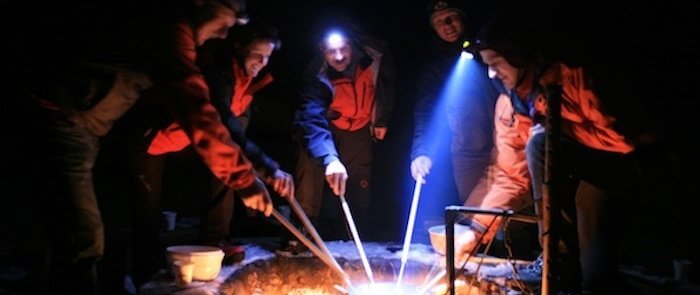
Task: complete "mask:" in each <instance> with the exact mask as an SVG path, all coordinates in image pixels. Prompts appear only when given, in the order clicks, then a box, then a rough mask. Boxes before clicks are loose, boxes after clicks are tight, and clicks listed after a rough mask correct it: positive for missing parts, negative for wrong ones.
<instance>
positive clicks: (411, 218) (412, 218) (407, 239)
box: [396, 175, 423, 286]
mask: <svg viewBox="0 0 700 295" xmlns="http://www.w3.org/2000/svg"><path fill="white" fill-rule="evenodd" d="M422 183H423V176H421V175H419V176H418V179H416V186H415V187H414V188H413V201H411V211H410V212H409V214H408V226H407V227H406V235H405V236H404V238H403V250H402V252H401V269H400V270H399V278H398V279H397V280H396V286H400V285H401V280H402V278H403V272H404V270H405V269H406V263H407V262H408V252H409V246H410V245H411V239H412V237H413V225H414V224H415V223H416V211H417V209H418V200H419V199H420V190H421V187H422Z"/></svg>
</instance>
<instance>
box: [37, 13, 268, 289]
mask: <svg viewBox="0 0 700 295" xmlns="http://www.w3.org/2000/svg"><path fill="white" fill-rule="evenodd" d="M132 4H133V3H110V4H100V5H97V6H98V7H99V8H101V9H102V10H100V11H104V10H109V11H111V12H114V14H111V15H109V16H107V17H105V18H106V19H105V20H104V21H105V22H109V20H112V21H115V22H116V23H119V24H121V25H115V23H108V24H104V26H100V25H94V26H90V25H86V24H87V23H88V22H80V23H78V22H76V24H79V25H80V26H83V28H84V30H82V31H77V32H76V31H70V32H69V34H67V35H68V36H76V35H77V36H82V37H84V38H82V39H80V40H75V41H76V43H71V42H68V41H64V40H62V41H64V43H62V44H58V43H57V44H55V46H57V47H60V46H66V47H70V46H73V47H70V49H69V50H57V51H56V52H57V53H58V54H59V55H60V56H56V59H53V60H51V59H50V58H47V59H49V60H48V61H46V62H37V63H36V66H37V67H36V68H35V69H36V70H37V71H36V72H32V73H30V74H28V76H30V77H31V78H32V79H38V78H39V77H45V78H46V79H43V80H37V81H41V82H42V83H34V85H35V87H32V89H30V91H29V92H30V93H29V97H30V98H32V101H33V102H35V106H36V108H35V110H36V114H34V115H35V116H34V117H35V118H38V120H37V122H36V127H37V128H36V130H35V132H36V133H35V135H36V138H37V139H38V140H37V143H36V144H35V146H33V147H32V148H31V149H29V150H28V151H31V152H33V155H34V156H36V158H37V159H38V160H37V168H38V172H39V173H41V177H39V179H42V180H43V181H46V182H45V183H42V185H41V186H40V188H41V189H40V190H39V192H38V195H39V200H41V204H42V205H43V206H45V208H46V213H45V214H44V215H43V216H45V217H46V218H47V220H46V222H45V224H46V231H45V232H46V233H47V237H48V241H49V244H48V245H49V247H50V249H51V251H49V253H50V254H49V255H50V257H48V258H47V259H46V260H45V261H48V262H49V265H48V272H49V273H48V276H41V275H38V276H35V277H48V280H49V282H48V286H47V287H46V290H44V291H42V292H39V293H44V292H53V293H65V294H94V293H96V292H97V290H96V289H97V271H96V267H97V262H98V261H99V260H100V259H101V258H102V256H103V255H104V243H105V242H104V226H103V222H102V220H101V212H100V210H99V208H98V203H97V198H96V194H95V190H94V183H93V166H94V162H95V159H96V157H97V153H98V151H99V141H100V138H101V137H103V136H104V135H106V134H107V133H108V132H109V131H110V130H111V129H112V127H113V125H114V124H115V122H116V121H118V120H119V119H120V118H122V116H123V115H124V114H125V113H126V112H127V110H129V109H131V107H132V106H133V105H134V104H135V102H136V101H137V100H139V98H140V97H141V96H142V93H143V92H146V91H148V92H151V93H153V94H156V95H158V96H159V97H162V98H163V99H162V103H163V105H164V106H166V108H165V109H167V110H168V111H169V112H171V113H172V115H173V116H174V117H175V118H176V120H177V121H178V122H180V124H182V126H185V128H184V129H185V130H186V134H187V136H188V137H189V138H190V139H191V140H192V141H193V142H194V146H195V147H196V151H197V153H198V154H199V155H200V157H201V159H202V161H203V162H204V163H206V165H207V167H208V168H209V169H210V170H211V171H212V173H213V174H215V175H216V177H217V178H219V179H221V181H222V182H224V183H226V185H227V186H229V187H231V188H232V189H236V190H238V191H239V192H241V194H243V195H245V199H246V205H248V206H250V207H251V208H253V209H255V210H260V211H262V212H264V213H265V214H267V215H269V214H270V213H271V210H272V204H271V200H270V197H269V194H268V192H267V189H266V188H265V186H264V184H262V183H261V182H259V181H258V180H257V179H256V175H255V172H254V170H253V169H252V164H251V163H250V161H248V159H246V157H245V156H244V154H243V151H242V149H241V148H240V146H239V145H237V144H236V143H234V141H233V140H232V138H231V135H230V133H229V132H228V131H227V130H226V128H225V127H224V125H223V124H222V122H221V120H220V119H219V116H218V114H217V112H216V109H215V108H214V106H213V105H212V104H211V103H210V101H209V93H208V91H207V83H206V81H205V80H204V77H203V76H202V75H201V72H200V70H199V68H198V66H197V65H196V64H195V60H196V48H197V47H198V46H200V45H202V44H204V42H206V41H207V40H210V39H216V38H225V37H226V33H227V32H228V29H229V28H230V27H232V26H233V25H235V24H236V23H237V21H239V20H240V19H241V16H242V14H241V13H242V12H243V4H244V3H243V2H242V1H239V0H205V1H181V2H177V3H175V2H172V3H171V2H168V3H161V2H158V1H156V3H148V4H146V5H140V7H138V8H135V7H131V6H130V5H132ZM101 5H114V6H115V7H117V9H110V8H114V7H112V6H109V7H105V6H101ZM125 6H126V7H125ZM72 8H74V9H75V11H80V12H81V13H82V15H81V16H79V17H77V18H76V19H74V20H76V21H78V20H81V18H80V17H87V16H92V14H89V13H84V10H81V8H80V7H78V8H76V7H72ZM82 8H84V9H91V8H95V7H94V6H90V7H82ZM121 8H123V9H121ZM153 11H158V13H153V14H149V13H148V12H153ZM116 15H118V16H119V17H118V18H111V16H116ZM94 21H95V22H99V21H103V20H94ZM121 22H126V23H121ZM52 25H53V24H52ZM67 29H69V30H70V29H74V28H73V27H69V28H67ZM112 30H116V33H115V31H112ZM120 30H123V31H120ZM63 33H66V32H63ZM83 33H85V34H83ZM49 37H53V36H49ZM42 75H45V76H42ZM161 112H163V109H161ZM37 285H41V284H37ZM37 288H41V287H37Z"/></svg>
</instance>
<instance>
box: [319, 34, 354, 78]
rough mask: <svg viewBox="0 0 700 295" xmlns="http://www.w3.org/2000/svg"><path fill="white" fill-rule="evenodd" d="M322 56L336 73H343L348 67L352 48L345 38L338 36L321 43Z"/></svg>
mask: <svg viewBox="0 0 700 295" xmlns="http://www.w3.org/2000/svg"><path fill="white" fill-rule="evenodd" d="M322 50H323V56H324V58H325V59H326V62H327V63H328V65H329V66H331V67H332V68H333V69H334V70H336V71H338V72H342V71H345V69H347V68H348V66H349V65H350V59H351V57H352V46H351V45H350V42H349V40H348V39H347V38H345V37H342V36H338V37H337V38H332V39H329V40H326V41H325V42H323V48H322Z"/></svg>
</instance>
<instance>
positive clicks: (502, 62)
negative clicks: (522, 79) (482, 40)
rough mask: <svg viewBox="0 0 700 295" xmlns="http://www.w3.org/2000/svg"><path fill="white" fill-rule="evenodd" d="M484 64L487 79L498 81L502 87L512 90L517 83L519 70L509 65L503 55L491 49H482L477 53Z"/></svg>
mask: <svg viewBox="0 0 700 295" xmlns="http://www.w3.org/2000/svg"><path fill="white" fill-rule="evenodd" d="M479 54H480V55H481V59H482V60H483V61H484V64H486V65H487V66H488V72H489V78H491V79H499V80H501V82H503V86H505V87H506V88H508V89H513V88H515V86H516V85H517V82H518V74H519V73H520V70H519V69H518V68H516V67H514V66H513V65H511V64H510V63H509V62H508V60H506V58H505V57H503V55H501V54H499V53H498V52H496V51H495V50H493V49H483V50H481V51H479Z"/></svg>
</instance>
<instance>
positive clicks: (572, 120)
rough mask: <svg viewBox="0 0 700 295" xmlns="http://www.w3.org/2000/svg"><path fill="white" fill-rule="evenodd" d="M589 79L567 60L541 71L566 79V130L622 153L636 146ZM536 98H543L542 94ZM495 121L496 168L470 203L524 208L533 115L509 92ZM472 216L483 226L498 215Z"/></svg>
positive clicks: (586, 141) (551, 79)
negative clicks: (588, 83)
mask: <svg viewBox="0 0 700 295" xmlns="http://www.w3.org/2000/svg"><path fill="white" fill-rule="evenodd" d="M585 79H586V77H585V75H584V72H583V69H581V68H569V67H568V66H566V65H564V64H555V65H554V66H552V67H550V69H549V71H548V72H546V73H545V74H544V76H543V80H545V81H547V82H548V83H551V82H555V83H560V84H561V85H562V102H561V116H562V121H561V124H562V133H563V134H565V135H567V136H569V137H571V138H573V139H575V140H576V141H578V142H579V143H581V144H583V145H585V146H588V147H590V148H593V149H597V150H604V151H609V152H617V153H623V154H625V153H629V152H631V151H633V150H634V147H633V146H632V145H631V144H630V143H628V142H627V141H626V140H625V138H624V136H622V135H621V134H620V133H618V132H617V131H615V130H614V129H613V126H612V124H613V122H614V118H613V117H611V116H609V115H606V114H604V113H603V112H602V111H601V109H600V100H599V98H598V97H597V96H596V95H595V94H594V93H593V91H592V89H590V88H588V87H586V84H585V83H584V82H585ZM536 101H545V100H544V98H543V97H538V98H536ZM536 105H537V104H536ZM535 108H536V109H537V111H538V112H540V113H542V114H544V113H545V111H546V106H544V107H543V108H538V107H537V106H536V107H535ZM494 124H495V125H494V133H495V135H494V140H495V142H494V149H493V151H492V164H491V168H493V169H491V171H493V173H492V174H491V175H490V177H491V178H492V179H490V181H488V182H489V188H488V192H487V193H486V194H485V195H483V197H478V196H477V199H478V204H474V200H470V201H468V203H470V204H469V206H479V207H481V208H497V209H512V210H514V211H518V210H522V209H524V208H525V207H527V205H529V202H530V201H531V197H530V195H529V194H528V192H529V190H530V174H529V172H528V167H527V160H526V154H525V146H526V144H527V141H528V140H529V138H530V136H531V133H530V132H531V127H532V126H533V120H532V119H531V118H530V117H529V116H526V115H523V114H520V113H517V112H515V108H514V107H513V104H512V102H511V98H510V97H509V96H508V95H506V94H501V95H500V96H499V97H498V100H497V102H496V109H495V116H494ZM470 199H472V197H470ZM473 219H474V220H475V221H477V222H478V223H479V224H481V225H483V226H487V225H489V224H490V223H491V222H492V221H494V218H493V216H492V215H477V216H474V218H473ZM499 225H500V219H499V218H497V219H496V220H495V223H494V224H493V225H492V226H491V227H490V228H489V232H488V233H487V235H486V238H487V239H486V240H488V239H490V238H492V237H493V235H494V234H495V232H496V230H497V229H498V228H499Z"/></svg>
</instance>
